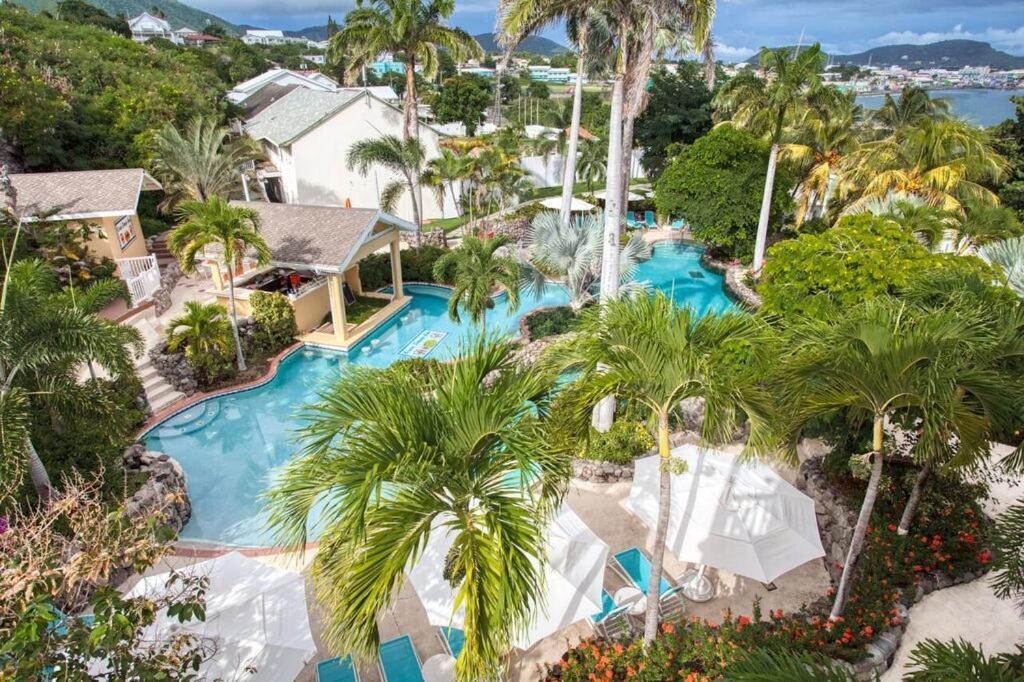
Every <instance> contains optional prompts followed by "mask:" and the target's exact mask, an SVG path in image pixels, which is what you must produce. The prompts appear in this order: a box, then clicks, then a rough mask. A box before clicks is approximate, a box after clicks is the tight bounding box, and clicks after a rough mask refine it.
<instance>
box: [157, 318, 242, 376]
mask: <svg viewBox="0 0 1024 682" xmlns="http://www.w3.org/2000/svg"><path fill="white" fill-rule="evenodd" d="M167 349H168V350H170V351H171V352H172V353H174V352H178V351H182V352H183V353H184V354H185V359H186V360H187V361H188V363H189V364H190V365H191V366H192V369H194V370H195V372H196V378H197V379H198V380H199V383H201V384H203V385H206V386H209V385H210V384H213V383H214V382H216V381H217V380H219V379H222V378H224V377H227V376H230V375H231V374H232V373H233V371H234V365H233V364H232V359H233V355H234V349H233V347H232V341H231V322H230V321H229V320H228V315H227V311H226V310H224V308H222V307H221V306H219V305H218V304H216V303H199V302H197V301H187V302H186V303H185V312H184V313H182V314H181V315H179V316H178V317H176V318H174V319H173V320H171V322H170V324H169V325H168V327H167Z"/></svg>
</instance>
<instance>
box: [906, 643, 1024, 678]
mask: <svg viewBox="0 0 1024 682" xmlns="http://www.w3.org/2000/svg"><path fill="white" fill-rule="evenodd" d="M908 663H909V665H908V671H907V673H906V675H904V676H903V679H904V680H907V682H975V680H983V681H984V682H1014V681H1015V680H1020V679H1021V676H1024V647H1022V646H1020V645H1017V651H1016V652H1014V653H1003V654H996V655H994V656H986V655H985V652H984V650H983V649H982V648H981V647H980V646H975V645H974V644H972V643H970V642H968V641H966V640H964V639H957V640H953V641H950V642H940V641H938V640H935V639H926V640H924V641H923V642H920V643H919V644H918V645H917V646H915V647H914V648H913V650H911V652H910V658H909V661H908Z"/></svg>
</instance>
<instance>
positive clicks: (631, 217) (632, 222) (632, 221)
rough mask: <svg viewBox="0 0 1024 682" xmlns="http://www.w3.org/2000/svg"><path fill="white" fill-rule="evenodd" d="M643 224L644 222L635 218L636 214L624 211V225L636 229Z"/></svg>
mask: <svg viewBox="0 0 1024 682" xmlns="http://www.w3.org/2000/svg"><path fill="white" fill-rule="evenodd" d="M643 226H644V224H643V223H642V222H640V221H639V220H637V219H636V215H635V214H634V213H633V212H632V211H626V227H628V228H631V229H636V228H638V227H643Z"/></svg>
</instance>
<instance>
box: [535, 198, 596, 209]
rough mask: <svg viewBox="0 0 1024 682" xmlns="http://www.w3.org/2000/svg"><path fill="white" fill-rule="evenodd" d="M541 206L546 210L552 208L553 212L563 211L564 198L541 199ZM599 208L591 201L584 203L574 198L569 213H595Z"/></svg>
mask: <svg viewBox="0 0 1024 682" xmlns="http://www.w3.org/2000/svg"><path fill="white" fill-rule="evenodd" d="M540 205H541V206H543V207H544V208H550V209H551V210H552V211H560V210H562V197H548V198H547V199H541V202H540ZM595 208H597V206H594V205H593V204H592V203H590V202H589V201H583V199H577V198H576V197H573V198H572V203H571V204H570V205H569V211H570V212H571V213H576V212H581V213H582V212H585V211H593V210H594V209H595Z"/></svg>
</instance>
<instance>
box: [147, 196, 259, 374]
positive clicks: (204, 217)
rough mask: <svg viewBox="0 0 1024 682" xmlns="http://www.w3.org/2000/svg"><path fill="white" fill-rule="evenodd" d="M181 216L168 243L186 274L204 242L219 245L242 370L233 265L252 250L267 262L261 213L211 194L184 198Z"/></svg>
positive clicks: (193, 266)
mask: <svg viewBox="0 0 1024 682" xmlns="http://www.w3.org/2000/svg"><path fill="white" fill-rule="evenodd" d="M179 213H180V215H181V217H182V219H183V220H184V222H182V223H180V224H179V225H178V226H177V227H175V228H174V229H173V230H172V231H171V236H170V237H168V239H167V247H168V248H169V249H170V250H171V252H172V253H173V254H174V255H175V256H177V257H178V261H179V262H180V263H181V269H182V271H183V272H185V273H187V274H191V273H194V272H195V271H196V257H197V256H198V255H199V254H200V253H202V251H203V250H204V249H205V248H206V247H207V246H216V247H218V248H219V249H220V251H221V255H222V257H223V260H224V269H225V270H226V271H227V274H228V296H229V298H230V299H231V333H232V335H233V336H234V338H235V356H236V359H237V362H238V369H239V371H245V355H244V354H243V353H242V341H241V339H239V337H238V314H237V312H236V311H235V266H236V264H237V263H239V262H240V261H241V259H242V256H243V255H245V253H246V251H253V252H255V255H256V265H257V266H263V265H266V264H267V263H269V262H270V247H268V246H267V243H266V242H265V241H263V237H261V236H260V234H259V226H260V215H259V213H257V212H256V211H255V210H253V209H251V208H246V207H244V206H232V205H231V204H229V203H228V202H227V201H225V200H224V199H222V198H220V197H217V196H214V197H210V198H209V199H207V200H206V201H186V202H185V203H183V204H181V206H179Z"/></svg>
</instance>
